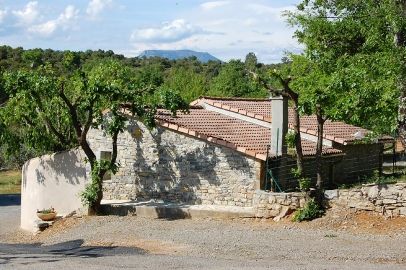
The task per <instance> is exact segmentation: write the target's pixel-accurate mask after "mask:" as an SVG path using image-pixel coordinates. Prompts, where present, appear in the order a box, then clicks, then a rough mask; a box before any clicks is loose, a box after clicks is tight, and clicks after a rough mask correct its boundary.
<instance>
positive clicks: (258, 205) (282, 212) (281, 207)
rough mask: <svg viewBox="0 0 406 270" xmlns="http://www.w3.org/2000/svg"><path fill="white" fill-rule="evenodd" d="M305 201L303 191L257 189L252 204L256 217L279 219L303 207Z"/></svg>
mask: <svg viewBox="0 0 406 270" xmlns="http://www.w3.org/2000/svg"><path fill="white" fill-rule="evenodd" d="M306 201H307V196H306V193H304V192H290V193H275V192H267V191H263V190H257V191H255V193H254V198H253V202H252V204H253V207H254V212H255V216H256V217H259V218H277V219H279V218H281V217H284V216H286V215H288V214H290V213H291V212H293V211H295V210H296V209H298V208H300V207H303V206H304V205H305V203H306Z"/></svg>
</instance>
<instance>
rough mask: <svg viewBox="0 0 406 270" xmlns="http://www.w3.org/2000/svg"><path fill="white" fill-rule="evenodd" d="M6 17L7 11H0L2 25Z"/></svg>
mask: <svg viewBox="0 0 406 270" xmlns="http://www.w3.org/2000/svg"><path fill="white" fill-rule="evenodd" d="M6 16H7V10H2V9H0V23H2V22H3V21H4V19H5V18H6Z"/></svg>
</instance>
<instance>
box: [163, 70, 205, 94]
mask: <svg viewBox="0 0 406 270" xmlns="http://www.w3.org/2000/svg"><path fill="white" fill-rule="evenodd" d="M163 87H164V88H168V89H171V90H173V91H177V92H178V93H180V95H181V97H182V98H183V99H184V100H186V101H188V102H191V101H193V100H195V99H197V98H198V97H199V96H202V95H204V94H205V93H206V91H207V89H206V81H205V78H204V76H203V75H202V74H199V73H196V72H194V71H193V70H192V69H189V68H185V67H179V68H172V69H171V70H170V71H169V74H168V75H167V79H166V80H165V82H164V84H163Z"/></svg>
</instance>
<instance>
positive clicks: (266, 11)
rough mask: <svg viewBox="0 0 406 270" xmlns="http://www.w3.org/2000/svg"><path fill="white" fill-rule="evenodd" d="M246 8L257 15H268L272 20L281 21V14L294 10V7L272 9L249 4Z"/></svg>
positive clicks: (282, 18)
mask: <svg viewBox="0 0 406 270" xmlns="http://www.w3.org/2000/svg"><path fill="white" fill-rule="evenodd" d="M248 8H249V9H251V10H252V11H254V12H255V13H256V14H257V15H269V16H271V17H270V18H272V19H273V20H279V21H283V20H284V19H285V18H284V17H283V13H284V12H285V11H293V10H295V9H296V8H295V7H294V6H285V7H277V8H276V7H272V6H267V5H262V4H255V3H254V4H249V5H248Z"/></svg>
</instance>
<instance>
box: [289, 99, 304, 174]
mask: <svg viewBox="0 0 406 270" xmlns="http://www.w3.org/2000/svg"><path fill="white" fill-rule="evenodd" d="M292 100H293V103H294V107H293V109H294V117H293V130H294V132H295V147H296V165H297V169H298V172H299V177H300V178H301V177H303V175H304V169H303V149H302V138H301V136H300V116H299V104H298V103H299V101H298V98H295V99H292Z"/></svg>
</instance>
